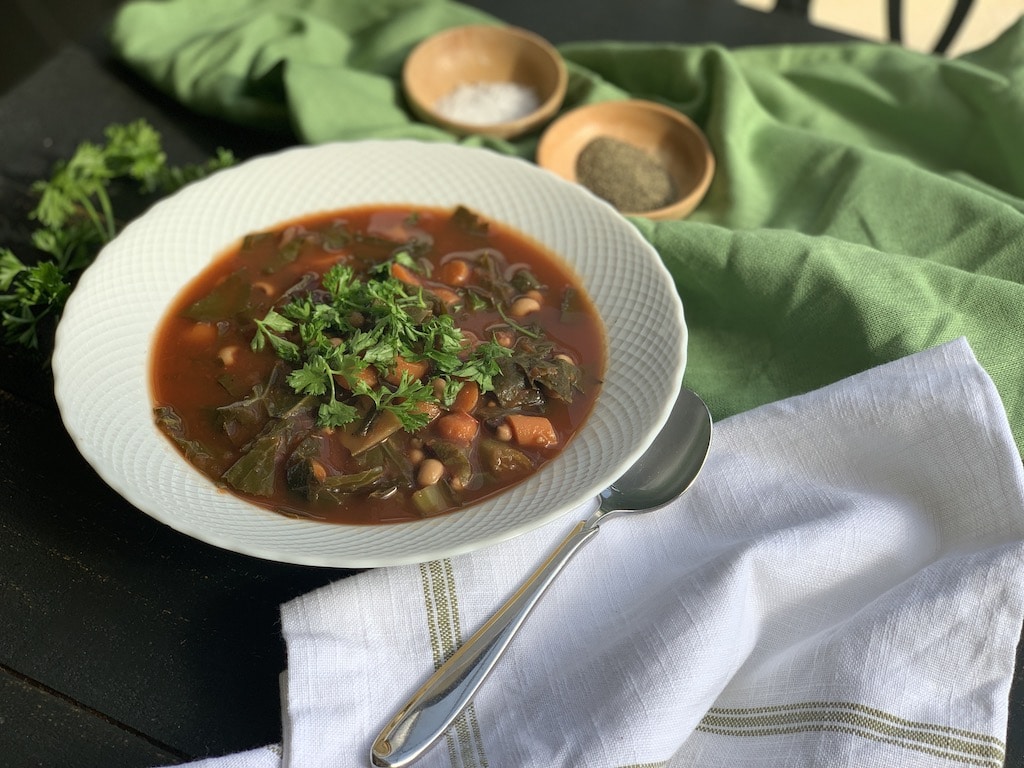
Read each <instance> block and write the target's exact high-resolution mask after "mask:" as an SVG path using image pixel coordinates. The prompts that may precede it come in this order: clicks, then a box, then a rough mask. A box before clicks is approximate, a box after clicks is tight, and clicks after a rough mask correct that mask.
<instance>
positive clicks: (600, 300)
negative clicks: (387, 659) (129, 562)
mask: <svg viewBox="0 0 1024 768" xmlns="http://www.w3.org/2000/svg"><path fill="white" fill-rule="evenodd" d="M367 203H390V204H405V203H408V204H411V205H423V206H435V207H438V206H442V207H443V206H455V205H457V204H463V205H466V206H468V207H470V208H472V209H473V210H475V211H477V212H479V213H480V214H482V215H483V216H484V217H486V218H489V219H491V220H494V221H499V222H502V223H504V224H506V225H509V226H511V227H513V228H515V229H517V230H519V231H520V232H522V233H525V234H527V235H529V236H531V237H532V238H533V239H535V240H537V241H538V242H540V243H542V244H544V245H546V246H547V247H548V248H550V249H551V250H553V251H555V252H556V253H558V254H560V255H561V256H562V257H563V258H564V259H565V260H566V261H567V262H568V263H569V264H570V265H571V266H572V267H573V268H574V269H575V271H576V272H577V274H578V275H579V276H580V278H581V280H582V283H583V285H584V287H585V289H586V290H587V291H588V293H589V294H590V296H591V298H592V299H593V301H594V303H595V304H596V306H597V309H598V311H599V312H600V314H601V317H602V318H603V320H604V323H605V329H606V336H607V345H608V348H607V357H608V360H607V369H606V375H605V379H604V384H603V387H602V391H601V393H600V395H599V397H598V401H597V403H596V405H595V407H594V411H593V412H592V414H591V415H590V417H589V419H588V420H587V422H586V423H585V425H584V427H583V428H582V429H581V430H580V432H579V433H578V434H577V436H576V438H575V439H574V440H572V441H571V442H570V443H569V445H568V446H567V447H566V448H565V450H564V451H563V452H562V454H561V455H560V456H559V457H558V458H557V459H556V460H555V461H552V462H550V463H549V464H547V465H546V466H544V467H543V468H542V469H541V471H540V472H538V473H537V474H536V475H535V476H533V477H532V478H530V479H528V480H527V481H525V482H523V483H521V484H519V485H517V486H515V487H514V488H512V489H510V490H509V491H507V492H505V493H503V494H501V495H500V496H498V497H496V498H495V499H493V500H490V501H487V502H485V503H482V504H479V505H476V506H472V507H469V508H467V509H465V510H460V511H458V512H455V513H452V514H449V515H445V516H441V517H438V518H434V519H430V520H424V521H422V522H414V523H405V524H398V525H380V526H348V525H334V524H326V523H317V522H311V521H303V520H294V519H290V518H287V517H284V516H281V515H278V514H275V513H273V512H270V511H267V510H265V509H262V508H259V507H256V506H254V505H251V504H248V503H246V502H244V501H242V500H240V499H238V498H237V497H235V496H233V495H231V494H229V493H227V492H225V491H222V490H220V489H218V488H217V487H216V486H215V485H214V484H213V483H212V482H211V481H210V480H208V479H207V478H206V477H204V476H203V475H202V474H200V473H199V472H198V471H196V470H195V469H193V468H192V466H191V465H189V464H188V463H187V462H186V461H185V460H184V459H183V458H182V457H181V456H180V455H179V454H178V452H177V450H176V449H175V448H174V447H173V446H172V445H171V443H170V441H168V440H167V439H166V438H165V437H164V435H163V434H162V433H161V432H159V431H158V429H157V427H156V426H155V423H154V419H153V415H152V400H151V393H150V388H149V380H150V373H149V369H150V360H149V356H150V349H151V347H152V343H153V337H154V333H155V332H156V330H157V326H158V324H159V322H160V320H161V319H162V317H163V315H164V312H165V309H166V307H167V306H168V304H169V303H170V302H171V300H172V299H173V298H174V297H175V296H176V295H177V293H178V292H179V290H180V289H181V288H182V287H183V286H184V285H185V284H186V283H187V282H188V281H189V280H191V279H192V278H193V277H194V276H195V275H196V274H197V273H199V272H200V271H202V270H203V268H204V267H205V266H206V265H207V264H208V263H209V262H210V260H211V258H213V257H214V256H215V255H217V254H219V253H221V252H222V251H223V250H224V249H225V248H227V247H229V246H231V245H233V244H235V243H236V242H238V240H239V238H241V237H242V236H243V235H245V234H246V233H248V232H252V231H255V230H260V229H266V228H268V227H270V226H273V225H275V224H277V223H280V222H282V221H286V220H289V219H293V218H296V217H298V216H303V215H306V214H311V213H316V212H322V211H330V210H335V209H340V208H346V207H351V206H355V205H363V204H367ZM686 340H687V332H686V325H685V322H684V319H683V309H682V305H681V303H680V300H679V298H678V294H677V293H676V290H675V286H674V284H673V282H672V279H671V277H670V275H669V273H668V271H667V270H666V269H665V267H664V265H663V264H662V262H661V260H660V259H659V257H658V255H657V253H656V252H655V251H654V249H653V248H652V247H651V246H650V245H649V244H648V243H647V242H646V241H645V240H644V239H643V238H642V237H641V236H640V234H639V233H638V232H637V231H636V229H634V227H633V226H632V225H631V224H630V223H629V222H628V221H626V220H625V219H624V218H623V217H621V216H620V215H619V214H617V213H616V212H615V211H614V210H613V209H612V208H611V206H609V205H607V204H606V203H604V202H602V201H600V200H598V199H597V198H596V197H595V196H593V195H591V194H590V193H588V192H586V191H585V190H583V189H581V188H580V187H579V186H576V185H573V184H570V183H568V182H566V181H563V180H562V179H559V178H557V177H556V176H555V175H554V174H551V173H548V172H547V171H544V170H541V169H539V168H537V167H536V166H534V165H532V164H530V163H528V162H526V161H524V160H519V159H515V158H509V157H505V156H502V155H499V154H497V153H495V152H492V151H489V150H484V149H470V148H465V147H459V146H454V145H447V144H424V143H419V142H412V141H365V142H353V143H339V144H327V145H322V146H316V147H301V148H295V149H289V150H286V151H283V152H280V153H277V154H273V155H268V156H264V157H259V158H256V159H253V160H250V161H247V162H245V163H242V164H240V165H239V166H237V167H235V168H232V169H229V170H226V171H222V172H220V173H217V174H215V175H214V176H212V177H210V178H208V179H206V180H204V181H201V182H198V183H195V184H193V185H191V186H189V187H186V188H185V189H183V190H182V191H180V192H178V193H177V194H175V195H173V196H171V197H169V198H167V199H165V200H163V201H161V202H160V203H158V204H156V205H155V206H154V207H153V208H152V209H151V210H150V211H148V212H147V213H146V214H144V215H143V216H141V217H140V218H139V219H137V220H135V221H134V222H132V223H131V224H129V225H128V226H127V227H126V228H125V230H124V231H123V232H122V233H121V235H119V236H118V237H117V238H116V239H115V240H114V241H113V242H112V243H111V244H110V245H108V246H107V247H106V248H105V249H104V250H103V251H102V253H101V254H100V255H99V257H98V258H97V260H96V262H95V263H94V264H93V265H92V266H91V267H90V268H89V269H87V270H86V272H85V274H84V275H83V276H82V279H81V281H80V283H79V285H78V286H77V288H76V289H75V291H74V293H73V294H72V296H71V299H70V301H69V302H68V305H67V307H66V309H65V312H64V316H63V319H62V320H61V322H60V325H59V327H58V329H57V340H56V349H55V351H54V355H53V373H54V379H55V386H56V397H57V402H58V405H59V407H60V411H61V415H62V417H63V419H64V423H65V425H66V427H67V430H68V432H69V433H70V434H71V436H72V438H73V439H74V440H75V442H76V444H77V446H78V448H79V450H80V451H81V452H82V454H83V455H84V456H85V458H86V460H88V461H89V462H90V464H92V466H93V467H94V468H95V469H96V471H97V472H98V473H99V474H100V476H101V477H102V478H103V479H104V480H105V481H106V482H107V483H108V484H109V485H110V486H111V487H113V488H114V489H115V490H116V491H117V492H118V493H120V494H121V495H122V496H124V498H126V499H127V500H128V501H129V502H131V503H132V504H133V505H135V506H136V507H138V508H139V509H140V510H142V511H143V512H146V513H148V514H149V515H151V516H153V517H154V518H156V519H157V520H160V521H162V522H164V523H166V524H167V525H170V526H171V527H173V528H175V529H177V530H179V531H182V532H184V533H186V534H188V535H190V536H193V537H195V538H197V539H200V540H202V541H205V542H208V543H210V544H214V545H216V546H219V547H223V548H226V549H229V550H233V551H236V552H241V553H245V554H249V555H253V556H256V557H261V558H267V559H271V560H278V561H282V562H290V563H301V564H309V565H320V566H332V567H348V568H362V567H375V566H383V565H395V564H400V563H411V562H422V561H426V560H432V559H436V558H439V557H445V556H450V555H455V554H458V553H461V552H466V551H469V550H471V549H475V548H478V547H481V546H484V545H487V544H491V543H494V542H497V541H500V540H502V539H506V538H508V537H511V536H514V535H516V534H520V533H523V532H525V531H527V530H529V529H531V528H534V527H536V526H538V525H541V524H542V523H545V522H547V521H550V520H552V519H554V518H555V517H557V516H559V515H562V514H565V513H566V512H567V511H569V510H570V509H572V508H574V507H577V506H579V505H581V504H583V503H585V502H586V501H587V500H589V499H592V498H593V497H595V496H596V495H597V494H598V493H599V492H600V491H601V490H603V489H604V488H605V487H607V486H608V485H609V484H610V483H611V482H612V481H614V480H615V479H616V478H617V477H618V476H619V475H620V474H622V472H623V471H624V470H625V469H626V468H627V467H628V466H629V465H630V464H631V463H632V462H633V461H634V460H635V459H636V458H638V457H639V456H640V454H641V453H643V451H644V450H645V449H646V448H647V446H648V445H649V444H650V442H651V441H652V440H653V439H654V436H655V435H656V434H657V432H658V430H659V429H660V428H661V426H662V425H663V424H664V422H665V419H666V418H667V417H668V413H669V410H670V408H671V406H672V403H673V401H674V400H675V398H676V395H677V393H678V391H679V387H680V384H681V381H682V375H683V368H684V366H685V362H686Z"/></svg>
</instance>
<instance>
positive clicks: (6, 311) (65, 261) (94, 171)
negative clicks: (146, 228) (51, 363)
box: [0, 120, 235, 349]
mask: <svg viewBox="0 0 1024 768" xmlns="http://www.w3.org/2000/svg"><path fill="white" fill-rule="evenodd" d="M104 138H105V141H104V143H102V144H97V143H93V142H83V143H81V144H79V146H78V148H77V149H76V150H75V152H74V154H73V155H72V156H71V157H70V158H68V159H67V160H63V161H61V162H59V163H57V165H56V166H55V167H54V169H53V173H52V175H51V176H50V178H49V179H43V180H40V181H37V182H36V183H35V184H33V185H32V193H33V194H35V195H37V196H38V202H37V204H36V207H35V208H34V209H33V210H32V212H31V213H30V214H29V215H30V217H31V218H32V219H33V220H34V221H36V222H38V224H39V227H38V228H37V229H36V230H35V231H34V232H33V233H32V245H33V246H34V247H35V249H36V250H37V251H39V252H40V258H39V259H38V260H37V261H35V262H34V263H26V262H25V261H23V260H22V259H21V258H19V257H18V256H17V255H15V253H14V252H13V251H12V250H10V249H9V248H2V247H0V328H2V331H3V340H4V342H5V343H7V344H13V345H19V346H22V347H28V348H30V349H38V348H39V346H40V341H41V339H40V336H41V334H42V333H43V328H44V327H46V326H47V323H48V322H50V321H55V320H56V319H57V318H58V317H59V315H60V312H61V310H62V309H63V307H64V304H65V302H66V301H67V299H68V296H69V295H70V294H71V291H72V288H73V286H74V283H75V280H76V279H77V277H78V275H79V274H80V273H81V272H82V270H84V269H85V268H86V267H87V266H89V265H90V264H91V263H92V261H93V260H94V259H95V258H96V255H97V254H98V253H99V251H100V249H101V248H102V247H103V246H104V245H105V244H106V243H108V242H110V241H111V240H112V239H113V238H114V237H115V236H116V235H117V233H118V231H119V229H120V227H121V225H122V224H123V221H122V220H121V219H120V218H119V217H118V216H117V213H116V212H115V210H114V205H113V197H112V195H111V190H112V188H113V186H114V185H115V184H118V183H123V182H130V183H134V184H135V185H136V186H137V188H138V192H140V193H141V194H143V195H158V196H159V195H166V194H169V193H171V192H173V191H175V190H176V189H178V188H180V187H182V186H184V185H185V184H187V183H189V182H191V181H194V180H196V179H199V178H202V177H204V176H206V175H208V174H209V173H212V172H213V171H216V170H219V169H221V168H224V167H226V166H229V165H232V164H234V162H235V158H234V156H233V155H232V154H231V153H230V152H229V151H227V150H224V149H218V150H217V153H216V155H215V156H214V157H212V158H210V159H209V160H207V161H206V162H204V163H199V164H189V165H182V166H172V165H170V164H169V163H168V162H167V155H166V154H165V153H164V151H163V148H162V142H161V137H160V134H159V133H158V132H157V131H156V129H154V128H153V126H151V125H150V124H149V123H147V122H146V121H145V120H137V121H135V122H133V123H129V124H127V125H120V124H115V125H111V126H109V127H108V128H107V129H106V131H105V134H104Z"/></svg>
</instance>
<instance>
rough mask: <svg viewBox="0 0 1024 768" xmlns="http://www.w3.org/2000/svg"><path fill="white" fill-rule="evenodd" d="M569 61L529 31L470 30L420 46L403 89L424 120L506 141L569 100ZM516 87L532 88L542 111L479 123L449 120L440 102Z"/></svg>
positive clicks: (450, 32) (407, 69) (439, 36)
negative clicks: (467, 89) (465, 92)
mask: <svg viewBox="0 0 1024 768" xmlns="http://www.w3.org/2000/svg"><path fill="white" fill-rule="evenodd" d="M568 79H569V78H568V73H567V71H566V67H565V62H564V61H563V60H562V57H561V55H560V54H559V53H558V51H557V50H556V49H555V48H554V46H552V45H551V44H550V43H549V42H548V41H546V40H545V39H544V38H542V37H539V36H538V35H535V34H534V33H532V32H529V31H527V30H525V29H519V28H517V27H506V26H491V25H469V26H463V27H454V28H452V29H447V30H444V31H442V32H438V33H437V34H435V35H432V36H431V37H428V38H427V39H426V40H424V41H423V42H421V43H420V44H419V45H417V46H416V47H415V48H414V49H413V50H412V52H411V53H410V54H409V56H408V58H406V60H405V65H404V67H403V69H402V86H403V89H404V90H405V96H406V98H407V99H408V101H409V105H410V107H411V108H412V110H413V112H414V113H415V114H416V116H417V117H419V118H420V119H421V120H425V121H426V122H429V123H432V124H434V125H438V126H440V127H442V128H445V129H447V130H449V131H452V132H454V133H458V134H463V135H465V134H470V133H481V134H486V135H489V136H495V137H497V138H502V139H510V138H514V137H516V136H520V135H522V134H524V133H527V132H528V131H531V130H533V129H534V128H537V127H539V126H540V125H542V124H543V123H545V122H547V121H548V120H550V119H551V118H552V116H554V114H555V113H556V112H557V111H558V109H559V108H560V107H561V106H562V101H563V99H565V89H566V85H567V83H568ZM484 83H489V84H490V83H506V84H507V83H516V84H518V85H522V86H527V87H530V88H532V89H533V91H534V93H535V94H536V97H537V102H538V107H537V108H536V109H535V110H533V111H532V112H530V114H528V115H522V116H517V117H515V118H514V119H510V120H506V121H502V122H489V123H487V124H478V123H475V122H466V121H462V120H458V119H454V118H453V117H451V116H446V115H444V114H442V113H441V112H439V111H438V108H437V105H438V102H439V101H440V100H441V99H442V98H444V97H445V96H447V95H449V94H450V93H452V92H453V91H454V90H455V89H456V88H458V87H459V86H471V85H479V84H484Z"/></svg>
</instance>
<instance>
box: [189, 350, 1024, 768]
mask: <svg viewBox="0 0 1024 768" xmlns="http://www.w3.org/2000/svg"><path fill="white" fill-rule="evenodd" d="M574 521H575V516H574V515H570V516H569V517H567V518H565V519H562V520H559V521H556V522H554V523H551V524H549V525H547V526H546V527H544V528H542V529H539V530H536V531H534V532H532V533H529V534H526V535H523V536H520V537H518V538H515V539H513V540H510V541H507V542H503V543H501V544H499V545H496V546H493V547H490V548H488V549H485V550H481V551H478V552H476V553H472V554H468V555H464V556H460V557H456V558H451V559H447V560H440V561H435V562H430V563H424V564H422V565H419V566H407V567H399V568H386V569H380V570H375V571H367V572H365V573H362V574H359V575H357V576H354V577H352V578H348V579H344V580H342V581H340V582H338V583H335V584H333V585H330V586H328V587H325V588H323V589H320V590H317V591H315V592H313V593H311V594H309V595H306V596H304V597H301V598H298V599H296V600H294V601H292V602H290V603H288V604H286V605H285V606H284V607H283V609H282V623H283V630H284V635H285V639H286V642H287V649H288V671H287V676H286V684H285V685H284V686H283V691H284V693H283V699H284V700H283V716H284V719H285V724H284V729H283V730H284V735H285V740H284V743H283V746H282V748H281V749H282V754H283V765H284V766H290V767H291V768H299V767H300V766H301V768H316V767H317V766H324V768H328V767H330V768H336V766H339V765H345V766H353V765H366V764H368V756H369V748H370V743H371V741H372V739H373V738H374V736H375V735H376V733H377V732H378V731H379V729H380V728H381V727H382V726H383V724H384V723H385V722H386V721H387V720H388V719H389V717H390V716H391V715H392V714H393V712H394V711H395V709H396V708H397V707H398V706H400V705H401V704H402V703H403V701H404V699H405V697H407V696H408V695H409V694H410V693H411V692H412V691H413V690H415V688H416V687H417V686H418V685H419V683H420V682H421V681H422V680H423V679H425V677H426V676H427V675H428V674H429V672H430V671H431V670H432V669H433V668H434V666H435V665H437V664H438V663H440V662H441V661H442V660H443V659H444V658H445V657H446V656H447V655H448V654H450V653H451V652H452V651H453V650H454V649H455V648H456V647H457V645H458V643H459V642H460V640H461V639H463V638H464V637H466V636H468V634H470V633H471V632H472V631H473V630H474V629H475V628H476V627H477V626H478V625H480V624H481V623H482V622H483V621H485V620H486V618H487V617H488V616H489V615H490V614H491V612H492V611H493V610H494V609H495V608H496V607H497V606H498V605H499V604H500V602H501V601H502V600H503V599H504V597H505V596H506V595H508V594H510V593H511V592H512V591H514V590H515V588H516V587H517V585H518V584H519V582H520V581H521V580H522V579H523V578H524V577H525V576H526V575H527V574H528V573H529V571H530V570H532V568H533V567H534V566H535V565H536V564H537V563H538V562H539V561H540V560H541V559H543V558H544V556H545V555H546V554H547V552H548V551H549V549H550V547H551V546H552V545H553V544H554V543H555V542H557V541H558V540H559V539H560V538H561V535H562V534H563V532H564V531H565V530H566V529H567V528H568V527H569V526H571V524H572V523H573V522H574ZM1022 617H1024V470H1022V466H1021V462H1020V459H1019V457H1018V455H1017V452H1016V449H1015V446H1014V444H1013V440H1012V437H1011V435H1010V432H1009V428H1008V425H1007V422H1006V418H1005V414H1004V412H1003V409H1002V405H1001V403H1000V400H999V397H998V394H997V392H996V390H995V388H994V387H993V385H992V382H991V380H990V378H989V377H988V376H987V375H986V374H985V372H984V371H983V370H982V369H981V367H980V366H979V365H978V363H977V361H976V359H975V358H974V356H973V354H972V352H971V350H970V347H969V345H968V344H967V342H966V341H965V340H962V339H961V340H957V341H954V342H950V343H948V344H945V345H942V346H940V347H937V348H934V349H931V350H928V351H925V352H922V353H918V354H916V355H913V356H911V357H908V358H905V359H902V360H899V361H896V362H893V363H889V364H886V365H884V366H881V367H878V368H875V369H871V370H869V371H867V372H864V373H861V374H858V375H856V376H853V377H851V378H848V379H846V380H844V381H842V382H839V383H837V384H834V385H831V386H829V387H826V388H823V389H820V390H818V391H815V392H812V393H810V394H807V395H803V396H798V397H795V398H791V399H787V400H783V401H780V402H777V403H774V404H770V405H766V406H762V407H760V408H757V409H755V410H752V411H749V412H747V413H745V414H742V415H739V416H735V417H732V418H730V419H727V420H725V421H723V422H721V423H720V424H718V425H717V428H716V434H715V438H714V441H713V445H712V451H711V455H710V457H709V459H708V463H707V465H706V466H705V469H704V471H703V473H702V475H701V477H700V478H699V479H698V481H697V483H696V485H695V486H694V488H693V489H692V490H691V491H690V492H689V493H687V494H685V495H684V496H682V497H681V498H680V499H678V500H677V501H676V502H673V503H672V504H671V505H670V506H669V507H667V508H665V509H663V510H661V511H658V512H656V513H653V514H651V515H647V516H644V517H640V518H632V519H627V520H620V521H616V522H611V523H608V524H607V525H606V526H604V527H602V529H601V532H600V533H599V534H598V536H596V537H595V538H594V540H593V541H592V543H590V544H589V545H588V546H587V547H585V548H584V549H583V550H582V551H581V552H580V553H579V554H578V555H577V556H576V558H575V559H574V560H573V562H571V563H570V564H569V566H568V567H567V569H566V571H565V572H564V573H563V575H562V576H561V577H560V578H559V580H558V581H557V582H556V583H555V585H554V586H553V587H552V588H551V591H550V592H549V593H548V595H546V596H545V598H544V600H542V602H541V603H540V605H539V606H538V607H537V609H536V610H535V612H534V614H533V615H532V616H531V618H530V619H529V620H528V621H527V623H526V625H525V627H524V629H523V630H522V631H521V633H520V635H519V637H518V638H517V639H516V641H515V642H514V643H513V646H512V648H511V650H510V652H509V654H508V655H507V656H506V657H505V658H504V659H503V660H502V661H501V663H500V664H499V666H498V668H497V669H496V670H495V672H494V673H493V676H492V677H491V679H490V680H489V681H488V682H487V683H486V684H485V685H484V687H483V689H482V691H481V692H480V694H479V695H478V697H477V699H476V701H475V702H474V703H473V704H472V705H471V706H470V708H469V709H468V710H467V711H466V713H464V715H463V716H462V717H461V718H460V720H459V721H458V722H457V723H456V725H455V726H453V728H452V729H451V730H450V731H449V733H448V734H447V735H446V737H445V738H444V739H443V740H442V741H441V742H439V743H438V745H436V746H435V747H434V748H433V749H432V750H431V751H430V752H428V753H427V754H426V755H425V756H424V757H423V759H422V762H421V763H418V764H422V765H423V766H424V768H428V767H433V768H439V767H440V766H445V767H446V768H447V767H448V766H457V767H459V768H470V767H472V766H478V767H479V766H486V765H492V766H517V767H521V768H555V767H556V766H564V767H565V768H577V767H578V766H588V768H624V767H625V766H672V767H673V768H675V767H677V766H701V767H702V768H708V767H712V768H713V767H714V766H722V767H723V768H725V767H728V768H736V767H737V766H780V768H781V767H782V766H785V767H786V768H791V767H792V766H810V765H830V766H864V765H871V766H876V767H877V766H900V768H912V767H915V766H934V765H943V766H949V765H973V766H990V767H991V768H998V767H999V766H1002V765H1003V756H1004V739H1005V734H1006V724H1007V706H1008V693H1009V686H1010V680H1011V677H1012V675H1013V663H1014V649H1015V647H1016V645H1017V640H1018V637H1019V633H1020V627H1021V620H1022ZM275 757H276V755H275V752H274V751H272V750H270V749H260V750H254V751H252V752H250V753H245V754H244V755H234V756H229V757H226V758H223V759H221V760H215V759H211V760H207V761H203V762H200V763H198V764H196V765H199V766H203V767H204V768H229V767H230V768H257V767H258V766H268V765H276V763H275V762H274V759H275Z"/></svg>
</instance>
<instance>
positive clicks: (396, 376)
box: [384, 355, 430, 387]
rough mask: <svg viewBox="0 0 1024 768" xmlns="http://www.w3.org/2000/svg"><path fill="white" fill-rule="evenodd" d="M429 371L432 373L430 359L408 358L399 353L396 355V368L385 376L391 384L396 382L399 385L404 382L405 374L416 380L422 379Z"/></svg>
mask: <svg viewBox="0 0 1024 768" xmlns="http://www.w3.org/2000/svg"><path fill="white" fill-rule="evenodd" d="M428 373H430V361H429V360H406V359H405V358H404V357H402V356H401V355H398V356H397V357H395V369H394V370H393V371H391V372H390V373H389V374H388V375H387V376H385V377H384V378H385V380H386V381H387V382H388V383H389V384H394V385H395V386H396V387H397V386H398V385H399V384H401V383H402V377H403V376H404V375H405V374H408V375H409V378H410V379H412V380H413V381H415V380H417V379H422V378H423V377H424V376H426V375H427V374H428Z"/></svg>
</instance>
